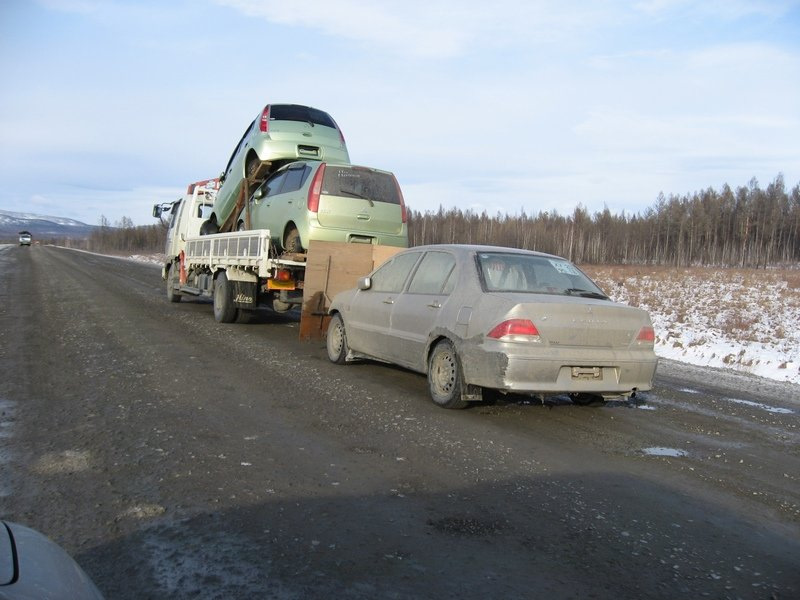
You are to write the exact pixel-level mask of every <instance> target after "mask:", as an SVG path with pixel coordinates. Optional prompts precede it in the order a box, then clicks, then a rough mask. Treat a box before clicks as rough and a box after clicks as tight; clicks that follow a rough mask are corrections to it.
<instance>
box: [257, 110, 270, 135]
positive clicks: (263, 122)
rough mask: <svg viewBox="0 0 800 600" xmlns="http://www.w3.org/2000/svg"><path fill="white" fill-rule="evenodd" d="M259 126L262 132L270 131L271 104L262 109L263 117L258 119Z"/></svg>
mask: <svg viewBox="0 0 800 600" xmlns="http://www.w3.org/2000/svg"><path fill="white" fill-rule="evenodd" d="M258 128H259V129H260V130H261V132H262V133H267V132H269V104H267V105H266V106H265V107H264V110H263V111H261V118H260V119H259V120H258Z"/></svg>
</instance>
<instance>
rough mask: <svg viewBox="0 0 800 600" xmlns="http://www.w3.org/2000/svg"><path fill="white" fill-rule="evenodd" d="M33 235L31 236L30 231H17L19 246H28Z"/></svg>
mask: <svg viewBox="0 0 800 600" xmlns="http://www.w3.org/2000/svg"><path fill="white" fill-rule="evenodd" d="M32 239H33V236H31V232H30V231H20V232H19V245H20V246H30V245H31V240H32Z"/></svg>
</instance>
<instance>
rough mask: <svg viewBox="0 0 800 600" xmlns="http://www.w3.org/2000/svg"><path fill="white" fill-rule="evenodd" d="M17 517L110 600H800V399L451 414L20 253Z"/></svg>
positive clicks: (389, 385)
mask: <svg viewBox="0 0 800 600" xmlns="http://www.w3.org/2000/svg"><path fill="white" fill-rule="evenodd" d="M0 296H1V298H0V321H1V322H2V331H3V333H2V344H1V345H0V414H1V417H0V424H1V425H2V427H1V428H0V467H2V473H3V477H2V481H0V514H2V516H3V518H6V519H9V520H12V521H17V522H20V523H23V524H26V525H29V526H32V527H35V528H37V529H39V530H40V531H42V532H44V533H46V534H47V535H49V536H50V537H52V538H53V539H54V540H56V541H57V542H58V543H60V544H61V545H62V546H64V547H65V548H66V549H67V550H68V551H69V552H70V553H71V554H72V555H73V556H74V557H75V558H76V560H77V561H78V562H79V563H80V564H81V565H82V566H83V567H84V569H85V570H86V571H87V572H88V573H89V574H90V575H91V576H92V578H93V579H94V580H95V582H96V583H97V584H98V587H99V588H100V589H101V590H102V591H103V592H104V594H105V595H106V597H107V598H109V599H114V598H120V599H128V598H129V599H141V598H151V599H162V598H163V599H167V598H170V599H176V598H178V599H179V598H226V599H229V598H286V599H292V598H676V597H685V598H699V597H710V598H797V597H800V481H799V480H800V443H798V442H800V427H799V426H800V390H798V387H797V386H791V385H783V384H776V383H769V382H766V381H763V380H757V379H753V378H747V377H741V376H738V377H732V376H726V375H725V374H724V373H721V372H718V371H710V370H701V369H696V368H689V367H684V366H681V365H678V364H676V363H668V364H664V365H662V366H661V367H660V370H659V375H658V378H657V382H656V389H655V390H654V391H653V392H651V393H650V394H649V395H647V397H646V398H645V399H644V400H643V401H640V402H637V403H608V404H606V405H605V406H594V407H577V406H573V405H571V404H570V403H569V401H568V400H562V401H556V402H555V403H553V404H552V405H549V406H542V405H540V404H537V403H525V402H522V401H519V400H517V401H514V402H504V403H500V404H496V405H493V406H476V407H473V408H471V409H468V410H464V411H446V410H442V409H439V408H436V407H435V406H434V405H433V404H432V403H431V402H430V400H429V399H428V396H427V388H426V382H425V379H424V378H423V377H422V376H419V375H416V374H413V373H410V372H406V371H403V370H401V369H395V368H392V367H388V366H384V365H379V364H371V363H370V364H360V365H351V366H344V367H342V366H336V365H333V364H330V363H329V362H328V360H327V358H326V355H325V350H324V347H323V345H322V344H321V343H307V344H303V343H300V342H298V341H297V333H298V324H297V322H296V321H295V320H293V319H291V318H287V317H282V316H279V315H271V314H266V315H263V316H262V317H260V318H259V319H258V320H257V322H255V323H252V324H249V325H219V324H217V323H215V322H214V320H213V316H212V312H211V307H210V305H209V304H204V303H196V302H181V303H180V304H172V305H171V304H169V303H167V302H166V299H165V297H164V287H163V284H162V281H161V279H160V276H159V271H158V269H157V268H156V267H153V266H150V265H142V264H137V263H133V262H129V261H124V260H119V259H113V258H106V257H100V256H95V255H91V254H86V253H80V252H76V251H71V250H66V249H58V248H51V247H38V246H36V247H31V248H27V247H22V248H20V247H16V246H7V247H3V248H0Z"/></svg>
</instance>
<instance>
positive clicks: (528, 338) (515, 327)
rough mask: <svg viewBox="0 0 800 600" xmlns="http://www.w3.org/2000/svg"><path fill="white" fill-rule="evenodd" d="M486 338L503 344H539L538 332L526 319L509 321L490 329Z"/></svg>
mask: <svg viewBox="0 0 800 600" xmlns="http://www.w3.org/2000/svg"><path fill="white" fill-rule="evenodd" d="M487 337H490V338H493V339H496V340H503V341H504V342H539V341H541V339H540V338H539V330H538V329H536V325H534V324H533V322H531V321H529V320H528V319H509V320H507V321H503V322H502V323H500V324H499V325H498V326H496V327H495V328H494V329H492V330H491V331H490V332H489V333H488V334H487Z"/></svg>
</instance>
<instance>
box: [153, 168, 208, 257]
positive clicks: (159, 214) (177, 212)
mask: <svg viewBox="0 0 800 600" xmlns="http://www.w3.org/2000/svg"><path fill="white" fill-rule="evenodd" d="M219 185H220V183H219V179H218V178H217V179H206V180H203V181H198V182H196V183H190V184H189V187H188V188H187V190H186V194H185V195H184V196H183V198H178V199H177V200H175V202H166V203H164V204H156V205H155V206H153V216H154V217H155V218H157V219H158V218H161V219H163V220H166V221H167V224H168V229H167V243H166V247H165V248H164V253H165V254H166V255H167V256H168V257H178V256H179V255H180V253H181V252H182V251H183V250H184V248H185V245H186V240H187V238H190V237H195V236H197V235H199V233H200V226H201V225H202V224H203V221H205V220H206V219H207V218H208V215H210V214H211V208H212V206H213V205H214V199H215V197H216V194H217V190H218V189H219Z"/></svg>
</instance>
